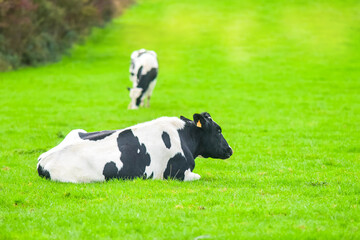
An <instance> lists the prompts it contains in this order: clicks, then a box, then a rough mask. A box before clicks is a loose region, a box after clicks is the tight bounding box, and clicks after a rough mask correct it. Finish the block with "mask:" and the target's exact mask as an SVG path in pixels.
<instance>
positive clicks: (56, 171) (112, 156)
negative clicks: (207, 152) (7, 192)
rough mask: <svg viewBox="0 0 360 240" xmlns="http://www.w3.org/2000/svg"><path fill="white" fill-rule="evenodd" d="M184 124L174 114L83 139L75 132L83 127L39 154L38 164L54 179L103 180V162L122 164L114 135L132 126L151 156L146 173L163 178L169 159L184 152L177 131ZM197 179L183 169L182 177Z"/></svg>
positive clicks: (197, 177) (196, 176)
mask: <svg viewBox="0 0 360 240" xmlns="http://www.w3.org/2000/svg"><path fill="white" fill-rule="evenodd" d="M184 126H185V122H184V121H182V120H180V119H178V118H176V117H161V118H158V119H155V120H153V121H150V122H145V123H140V124H137V125H135V126H132V127H129V128H125V129H122V130H117V131H116V132H114V133H113V134H111V135H110V136H108V137H105V138H104V139H101V140H97V141H90V140H83V139H81V138H80V137H79V134H78V133H79V132H83V133H84V132H85V131H84V130H81V129H78V130H73V131H71V132H70V133H69V134H68V135H67V136H66V137H65V139H64V140H63V141H62V142H61V143H60V144H59V145H58V146H56V147H54V148H53V149H50V150H49V151H47V152H45V153H43V154H41V155H40V157H39V163H38V165H39V164H41V166H42V167H43V168H44V169H45V170H47V171H49V172H50V175H51V179H52V180H55V181H61V182H74V183H80V182H95V181H105V177H104V175H103V169H104V166H105V164H106V163H108V162H114V163H115V164H116V166H117V168H118V169H119V170H120V169H121V168H122V166H123V163H122V162H121V161H120V156H121V152H120V151H119V149H118V146H117V137H118V135H119V133H120V132H122V131H124V130H126V129H131V130H132V132H133V133H134V135H135V136H136V137H137V138H138V139H139V142H140V144H142V143H143V144H145V146H146V150H147V152H148V153H149V155H150V157H151V163H150V166H147V167H146V169H145V173H146V175H147V176H150V175H152V174H153V179H163V173H164V171H165V169H166V167H167V163H168V161H169V159H170V158H172V157H174V156H175V155H176V154H178V153H181V155H183V156H184V153H183V151H182V148H181V142H180V136H179V134H178V130H179V129H182V128H184ZM164 131H165V132H166V133H168V134H169V137H170V142H171V147H170V149H168V148H167V147H166V146H165V144H164V142H163V140H162V138H161V135H162V133H163V132H164ZM198 179H200V176H199V175H198V174H195V173H192V172H191V171H190V169H188V170H187V171H186V172H185V178H184V180H185V181H193V180H198Z"/></svg>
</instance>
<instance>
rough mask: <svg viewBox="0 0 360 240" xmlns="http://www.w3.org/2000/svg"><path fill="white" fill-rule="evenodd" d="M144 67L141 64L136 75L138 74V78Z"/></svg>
mask: <svg viewBox="0 0 360 240" xmlns="http://www.w3.org/2000/svg"><path fill="white" fill-rule="evenodd" d="M142 69H143V66H141V67H140V68H139V69H138V72H137V75H136V76H137V79H140V76H141V72H142Z"/></svg>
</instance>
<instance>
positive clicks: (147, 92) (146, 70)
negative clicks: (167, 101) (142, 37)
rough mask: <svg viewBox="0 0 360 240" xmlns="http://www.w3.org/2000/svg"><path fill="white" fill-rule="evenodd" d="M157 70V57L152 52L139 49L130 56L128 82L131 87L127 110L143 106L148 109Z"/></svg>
mask: <svg viewBox="0 0 360 240" xmlns="http://www.w3.org/2000/svg"><path fill="white" fill-rule="evenodd" d="M158 70H159V64H158V61H157V56H156V53H155V52H154V51H147V50H145V49H140V50H137V51H134V52H133V53H132V54H131V65H130V69H129V72H130V80H131V81H132V83H133V87H132V88H129V91H130V98H131V102H130V104H129V106H128V108H129V109H138V108H139V106H144V100H145V99H147V103H146V106H147V107H150V98H151V94H152V92H153V90H154V88H155V85H156V77H157V74H158Z"/></svg>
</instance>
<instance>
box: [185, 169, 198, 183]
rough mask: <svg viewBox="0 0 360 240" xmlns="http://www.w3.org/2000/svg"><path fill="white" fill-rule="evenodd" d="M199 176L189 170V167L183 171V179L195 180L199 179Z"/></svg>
mask: <svg viewBox="0 0 360 240" xmlns="http://www.w3.org/2000/svg"><path fill="white" fill-rule="evenodd" d="M200 178H201V176H200V175H199V174H197V173H193V172H191V171H190V169H188V170H186V171H185V177H184V181H195V180H199V179H200Z"/></svg>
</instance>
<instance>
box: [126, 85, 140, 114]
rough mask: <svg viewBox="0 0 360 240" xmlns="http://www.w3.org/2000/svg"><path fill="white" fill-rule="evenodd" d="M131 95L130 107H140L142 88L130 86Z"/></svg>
mask: <svg viewBox="0 0 360 240" xmlns="http://www.w3.org/2000/svg"><path fill="white" fill-rule="evenodd" d="M128 90H129V96H130V98H131V101H130V104H129V106H128V109H138V108H139V105H140V101H139V99H140V96H141V92H142V88H128Z"/></svg>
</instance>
